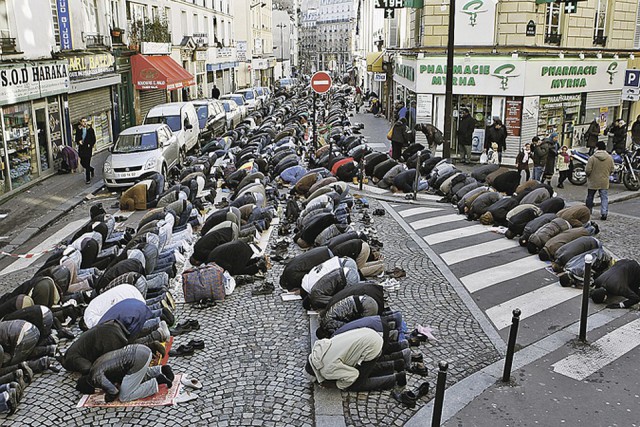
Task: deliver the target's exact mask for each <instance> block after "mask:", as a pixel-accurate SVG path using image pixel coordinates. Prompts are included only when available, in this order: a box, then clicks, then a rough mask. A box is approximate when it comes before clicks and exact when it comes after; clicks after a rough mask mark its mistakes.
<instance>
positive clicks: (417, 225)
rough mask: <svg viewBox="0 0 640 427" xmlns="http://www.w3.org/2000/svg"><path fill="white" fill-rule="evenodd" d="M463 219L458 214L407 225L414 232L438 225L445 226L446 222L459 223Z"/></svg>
mask: <svg viewBox="0 0 640 427" xmlns="http://www.w3.org/2000/svg"><path fill="white" fill-rule="evenodd" d="M463 219H464V217H462V216H460V215H458V214H451V215H442V216H436V217H433V218H425V219H420V220H418V221H414V222H410V223H409V225H411V227H412V228H413V229H414V230H420V229H422V228H427V227H432V226H434V225H439V224H446V223H448V222H455V221H461V220H463Z"/></svg>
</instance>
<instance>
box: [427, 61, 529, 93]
mask: <svg viewBox="0 0 640 427" xmlns="http://www.w3.org/2000/svg"><path fill="white" fill-rule="evenodd" d="M446 74H447V59H446V58H445V57H432V58H424V59H419V60H418V78H417V92H421V93H444V92H445V85H446ZM524 74H525V61H524V60H521V59H513V58H510V57H509V58H505V57H503V58H486V57H457V58H454V65H453V93H454V94H460V95H496V94H500V95H505V96H508V95H522V93H523V92H524V85H525V76H524Z"/></svg>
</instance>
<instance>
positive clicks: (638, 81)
mask: <svg viewBox="0 0 640 427" xmlns="http://www.w3.org/2000/svg"><path fill="white" fill-rule="evenodd" d="M624 85H625V86H626V87H640V70H627V73H626V74H625V76H624Z"/></svg>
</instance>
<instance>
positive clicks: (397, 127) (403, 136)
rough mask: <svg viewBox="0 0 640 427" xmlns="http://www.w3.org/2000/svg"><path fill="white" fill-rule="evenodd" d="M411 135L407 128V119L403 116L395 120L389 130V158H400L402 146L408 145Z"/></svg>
mask: <svg viewBox="0 0 640 427" xmlns="http://www.w3.org/2000/svg"><path fill="white" fill-rule="evenodd" d="M410 141H411V135H410V134H409V132H408V130H407V119H405V118H404V117H403V118H401V119H400V120H398V121H397V122H395V124H394V125H393V129H392V130H391V158H392V159H394V160H400V157H401V156H402V148H403V147H405V146H407V145H409V142H410Z"/></svg>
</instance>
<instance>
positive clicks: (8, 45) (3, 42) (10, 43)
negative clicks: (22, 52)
mask: <svg viewBox="0 0 640 427" xmlns="http://www.w3.org/2000/svg"><path fill="white" fill-rule="evenodd" d="M0 50H2V53H3V54H6V53H17V52H18V51H17V50H16V39H15V38H13V37H0Z"/></svg>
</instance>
